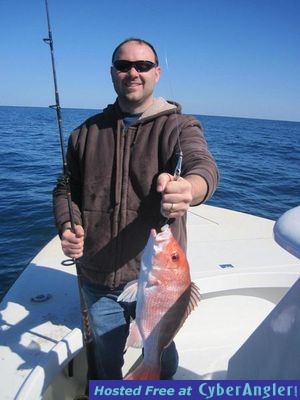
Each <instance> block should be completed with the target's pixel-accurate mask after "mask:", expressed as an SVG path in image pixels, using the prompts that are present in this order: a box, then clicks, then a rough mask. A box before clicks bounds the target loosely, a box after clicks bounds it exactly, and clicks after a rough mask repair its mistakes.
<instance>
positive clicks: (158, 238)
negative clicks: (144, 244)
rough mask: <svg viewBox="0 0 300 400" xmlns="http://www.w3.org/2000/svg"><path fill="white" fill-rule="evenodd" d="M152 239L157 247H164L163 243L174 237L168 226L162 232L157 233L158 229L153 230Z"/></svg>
mask: <svg viewBox="0 0 300 400" xmlns="http://www.w3.org/2000/svg"><path fill="white" fill-rule="evenodd" d="M150 235H151V238H152V240H153V241H154V244H155V245H158V246H159V245H163V242H166V241H168V240H169V239H170V238H171V237H172V232H171V229H170V227H169V225H168V224H166V225H164V226H163V227H162V228H161V231H156V229H151V232H150Z"/></svg>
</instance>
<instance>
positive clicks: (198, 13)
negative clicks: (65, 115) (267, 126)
mask: <svg viewBox="0 0 300 400" xmlns="http://www.w3.org/2000/svg"><path fill="white" fill-rule="evenodd" d="M48 4H49V10H50V19H51V25H52V34H53V40H54V51H55V61H56V72H57V79H58V87H59V95H60V103H61V107H63V108H64V107H66V108H88V109H102V108H104V107H105V106H106V105H107V104H109V103H112V102H114V100H115V97H116V95H115V92H114V90H113V86H112V83H111V78H110V65H111V54H112V52H113V50H114V48H115V47H116V46H117V45H118V44H119V43H120V42H121V41H122V40H124V39H126V38H128V37H133V36H134V37H141V38H143V39H145V40H147V41H150V42H151V43H152V44H153V45H154V47H155V48H156V50H157V52H158V55H159V59H160V65H161V68H162V71H163V73H162V76H161V79H160V82H159V84H158V86H157V88H156V92H155V95H156V96H163V97H165V98H167V99H173V100H176V101H178V102H179V103H180V104H181V105H182V107H183V112H185V113H191V114H198V115H220V116H234V117H250V118H265V119H276V120H289V121H300V1H299V0H205V1H204V0H185V1H180V0H151V1H150V0H48ZM47 36H48V29H47V20H46V11H45V3H44V0H0V38H1V39H0V105H18V106H48V105H49V104H53V102H54V90H53V79H52V70H51V59H50V51H49V48H48V45H46V44H45V43H44V42H43V40H42V39H43V38H44V37H47Z"/></svg>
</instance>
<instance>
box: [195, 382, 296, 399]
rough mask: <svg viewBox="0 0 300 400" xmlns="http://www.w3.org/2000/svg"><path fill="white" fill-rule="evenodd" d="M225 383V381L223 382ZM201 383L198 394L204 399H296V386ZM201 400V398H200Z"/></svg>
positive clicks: (263, 383) (281, 384) (275, 383)
mask: <svg viewBox="0 0 300 400" xmlns="http://www.w3.org/2000/svg"><path fill="white" fill-rule="evenodd" d="M225 382H226V381H225ZM225 382H224V383H217V384H216V383H214V384H212V383H207V382H205V383H202V384H201V385H200V386H199V393H200V395H201V396H203V398H204V399H206V400H208V399H212V400H214V399H225V398H226V400H227V399H230V397H231V398H233V399H236V398H238V399H239V400H241V399H243V398H251V399H253V398H255V399H268V398H269V397H270V398H276V399H278V398H282V399H283V400H286V399H288V398H297V397H298V386H297V385H291V384H288V382H286V383H287V384H284V383H283V382H280V383H277V382H274V383H269V384H266V383H265V382H261V383H259V384H258V383H257V382H256V383H254V382H238V381H235V382H234V385H230V384H228V381H227V383H225ZM201 398H202V397H201Z"/></svg>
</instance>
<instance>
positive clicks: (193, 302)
mask: <svg viewBox="0 0 300 400" xmlns="http://www.w3.org/2000/svg"><path fill="white" fill-rule="evenodd" d="M200 300H201V295H200V290H199V288H198V286H197V285H196V284H195V283H194V282H191V293H190V301H189V304H188V307H187V310H186V317H187V316H188V315H189V314H190V313H191V312H192V311H193V310H194V308H196V307H197V305H198V304H199V302H200Z"/></svg>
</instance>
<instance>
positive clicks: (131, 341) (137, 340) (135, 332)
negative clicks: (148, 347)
mask: <svg viewBox="0 0 300 400" xmlns="http://www.w3.org/2000/svg"><path fill="white" fill-rule="evenodd" d="M128 347H137V348H142V347H143V338H142V336H141V333H140V330H139V328H138V326H137V323H136V322H135V321H133V322H132V323H131V325H130V332H129V335H128V338H127V341H126V348H128Z"/></svg>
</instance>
